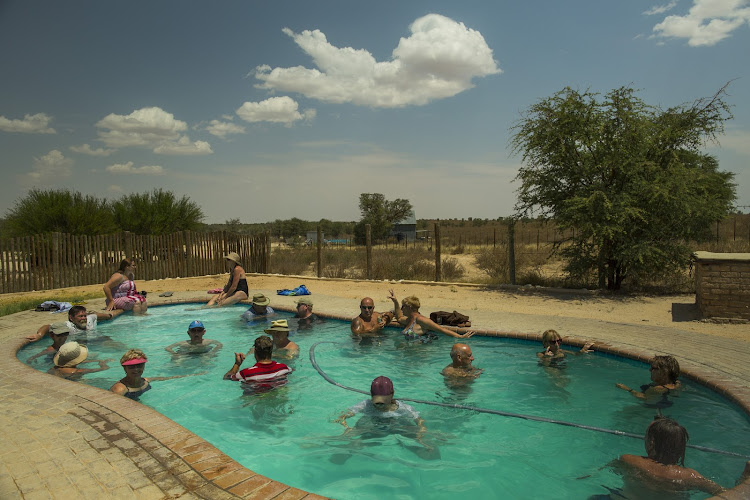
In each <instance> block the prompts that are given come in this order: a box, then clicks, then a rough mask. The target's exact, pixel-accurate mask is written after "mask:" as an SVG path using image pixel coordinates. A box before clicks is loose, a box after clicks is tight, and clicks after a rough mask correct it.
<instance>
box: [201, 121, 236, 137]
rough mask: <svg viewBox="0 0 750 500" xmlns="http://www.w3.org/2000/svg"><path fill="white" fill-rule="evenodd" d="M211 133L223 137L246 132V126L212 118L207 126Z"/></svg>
mask: <svg viewBox="0 0 750 500" xmlns="http://www.w3.org/2000/svg"><path fill="white" fill-rule="evenodd" d="M206 130H207V131H208V133H209V134H211V135H215V136H216V137H221V138H222V139H223V138H224V137H226V136H227V135H229V134H244V133H245V127H243V126H241V125H237V124H234V123H232V122H231V121H229V122H222V121H219V120H211V122H210V123H209V124H208V126H207V127H206Z"/></svg>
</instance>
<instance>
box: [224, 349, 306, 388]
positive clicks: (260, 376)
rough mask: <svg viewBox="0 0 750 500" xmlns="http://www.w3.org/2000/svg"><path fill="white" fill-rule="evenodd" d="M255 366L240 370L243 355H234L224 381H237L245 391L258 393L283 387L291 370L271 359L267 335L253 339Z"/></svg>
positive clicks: (243, 358) (243, 359)
mask: <svg viewBox="0 0 750 500" xmlns="http://www.w3.org/2000/svg"><path fill="white" fill-rule="evenodd" d="M253 354H254V356H255V364H254V365H253V366H251V367H250V368H245V369H243V370H240V366H241V365H242V362H243V361H245V355H244V354H243V353H241V352H235V353H234V365H232V368H231V369H230V370H229V371H228V372H226V373H225V374H224V380H237V381H239V382H242V387H243V389H244V390H245V391H248V392H254V393H260V392H266V391H269V390H271V389H273V388H275V387H280V386H282V385H285V384H286V382H287V375H289V374H290V373H292V371H293V370H292V369H291V368H289V367H288V366H287V365H285V364H284V363H278V362H276V361H274V360H272V359H271V355H272V354H273V340H271V337H269V336H267V335H261V336H260V337H258V338H256V339H255V343H254V344H253Z"/></svg>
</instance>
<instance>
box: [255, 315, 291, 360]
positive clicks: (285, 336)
mask: <svg viewBox="0 0 750 500" xmlns="http://www.w3.org/2000/svg"><path fill="white" fill-rule="evenodd" d="M263 331H264V332H266V333H267V334H269V335H270V336H271V337H272V338H273V353H274V356H277V357H281V358H287V359H292V358H294V357H295V356H297V355H298V354H299V346H298V345H297V344H296V343H294V342H292V341H291V340H289V324H288V323H287V321H286V320H285V319H280V320H277V321H273V322H272V323H271V327H270V328H268V329H266V330H263Z"/></svg>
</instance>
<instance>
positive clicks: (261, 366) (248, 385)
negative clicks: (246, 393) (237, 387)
mask: <svg viewBox="0 0 750 500" xmlns="http://www.w3.org/2000/svg"><path fill="white" fill-rule="evenodd" d="M290 373H292V369H291V368H289V367H288V366H287V365H285V364H284V363H278V362H276V361H271V362H270V363H255V364H254V365H253V366H251V367H250V368H245V369H244V370H240V371H239V372H237V373H235V374H234V375H232V380H239V381H240V382H242V384H243V387H245V389H250V390H254V391H263V390H268V389H272V388H274V387H278V386H280V385H284V384H286V376H287V375H288V374H290Z"/></svg>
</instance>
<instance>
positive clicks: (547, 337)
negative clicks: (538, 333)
mask: <svg viewBox="0 0 750 500" xmlns="http://www.w3.org/2000/svg"><path fill="white" fill-rule="evenodd" d="M557 340H559V341H560V342H555V341H557ZM555 343H556V344H557V346H558V347H559V346H560V344H561V343H562V337H561V336H560V334H559V333H557V330H547V331H546V332H544V333H543V334H542V345H543V346H544V347H549V346H551V345H552V344H555Z"/></svg>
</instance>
